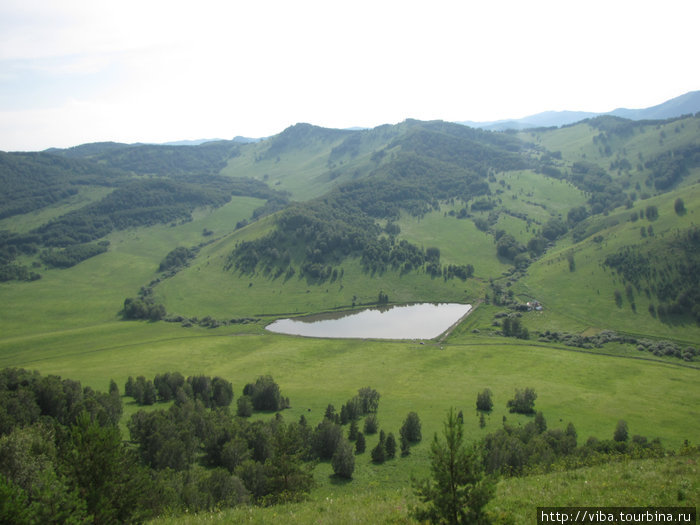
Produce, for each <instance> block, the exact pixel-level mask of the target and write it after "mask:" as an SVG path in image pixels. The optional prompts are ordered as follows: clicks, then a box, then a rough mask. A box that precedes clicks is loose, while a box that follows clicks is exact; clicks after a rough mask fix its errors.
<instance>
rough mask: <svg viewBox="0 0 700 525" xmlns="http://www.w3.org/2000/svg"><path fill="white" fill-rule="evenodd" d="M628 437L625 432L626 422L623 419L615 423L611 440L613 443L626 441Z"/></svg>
mask: <svg viewBox="0 0 700 525" xmlns="http://www.w3.org/2000/svg"><path fill="white" fill-rule="evenodd" d="M628 437H629V434H628V431H627V422H626V421H625V420H624V419H620V420H619V421H618V422H617V426H616V427H615V433H614V434H613V439H614V440H615V441H620V442H622V441H627V438H628Z"/></svg>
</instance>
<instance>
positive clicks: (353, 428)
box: [348, 419, 360, 441]
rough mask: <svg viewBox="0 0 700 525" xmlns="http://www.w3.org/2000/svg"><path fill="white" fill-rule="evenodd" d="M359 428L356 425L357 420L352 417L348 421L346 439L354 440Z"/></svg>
mask: <svg viewBox="0 0 700 525" xmlns="http://www.w3.org/2000/svg"><path fill="white" fill-rule="evenodd" d="M359 431H360V429H359V428H358V426H357V420H355V419H353V420H352V421H350V429H349V430H348V439H349V440H350V441H355V440H356V439H357V433H358V432H359Z"/></svg>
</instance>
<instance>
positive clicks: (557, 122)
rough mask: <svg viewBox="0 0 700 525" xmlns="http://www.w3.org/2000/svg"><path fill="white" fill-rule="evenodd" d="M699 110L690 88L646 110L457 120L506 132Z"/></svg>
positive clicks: (698, 93) (699, 98) (696, 94)
mask: <svg viewBox="0 0 700 525" xmlns="http://www.w3.org/2000/svg"><path fill="white" fill-rule="evenodd" d="M698 112H700V91H691V92H689V93H686V94H685V95H681V96H679V97H676V98H672V99H671V100H667V101H666V102H663V103H662V104H659V105H657V106H652V107H650V108H644V109H627V108H618V109H615V110H613V111H609V112H607V113H592V112H588V111H545V112H543V113H537V114H535V115H529V116H527V117H523V118H520V119H507V120H494V121H490V122H475V121H471V120H465V121H461V122H458V124H464V125H465V126H469V127H472V128H481V129H487V130H491V131H503V130H506V129H518V130H519V129H528V128H542V127H545V128H548V127H553V126H565V125H567V124H573V123H574V122H580V121H581V120H584V119H587V118H593V117H598V116H600V115H613V116H616V117H622V118H626V119H630V120H661V119H667V118H674V117H680V116H681V115H691V114H695V113H698Z"/></svg>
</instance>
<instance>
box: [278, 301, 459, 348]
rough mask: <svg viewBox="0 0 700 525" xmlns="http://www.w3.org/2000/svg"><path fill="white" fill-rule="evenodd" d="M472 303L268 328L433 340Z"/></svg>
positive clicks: (300, 320)
mask: <svg viewBox="0 0 700 525" xmlns="http://www.w3.org/2000/svg"><path fill="white" fill-rule="evenodd" d="M471 308H472V307H471V305H470V304H458V303H440V304H434V303H421V304H411V305H404V306H392V307H387V308H368V309H366V310H361V311H359V312H358V311H352V312H338V313H332V314H320V315H311V316H307V317H297V318H296V319H278V320H277V321H275V322H274V323H271V324H270V325H268V326H267V329H268V330H270V331H272V332H276V333H279V334H288V335H303V336H306V337H330V338H358V339H365V338H367V339H432V338H434V337H437V336H439V335H440V334H442V333H443V332H445V331H446V330H447V329H448V328H450V327H451V326H452V325H454V324H455V323H457V322H458V321H459V320H460V319H462V317H464V316H465V315H467V314H468V313H469V311H470V310H471Z"/></svg>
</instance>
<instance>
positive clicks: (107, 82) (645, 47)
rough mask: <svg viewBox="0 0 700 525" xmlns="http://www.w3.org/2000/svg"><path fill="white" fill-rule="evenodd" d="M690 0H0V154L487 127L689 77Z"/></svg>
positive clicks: (696, 74) (643, 99) (581, 107)
mask: <svg viewBox="0 0 700 525" xmlns="http://www.w3.org/2000/svg"><path fill="white" fill-rule="evenodd" d="M698 15H700V2H698V1H697V0H665V1H664V2H658V1H646V0H635V1H627V0H604V1H600V0H586V1H580V0H566V1H562V0H554V1H543V0H528V1H523V0H488V1H487V0H479V1H474V0H459V1H446V0H430V1H429V2H428V1H427V0H423V1H421V2H414V1H412V0H403V1H393V0H391V1H387V0H371V1H365V0H353V1H345V0H323V1H311V0H293V1H292V0H285V1H277V0H245V1H239V0H228V1H210V0H197V1H187V2H184V1H178V0H167V1H161V0H138V1H132V0H119V1H113V0H60V1H56V0H2V2H0V150H2V151H21V150H24V151H28V150H29V151H34V150H42V149H46V148H49V147H70V146H75V145H78V144H83V143H88V142H98V141H117V142H127V143H133V142H156V143H161V142H167V141H177V140H186V139H201V138H223V139H231V138H233V137H235V136H237V135H240V136H245V137H265V136H270V135H273V134H276V133H279V132H281V131H282V130H284V129H285V128H286V127H288V126H290V125H293V124H295V123H297V122H308V123H311V124H315V125H319V126H324V127H333V128H348V127H355V126H361V127H374V126H377V125H380V124H386V123H388V124H394V123H397V122H401V121H403V120H405V119H407V118H416V119H421V120H431V119H442V120H448V121H465V120H471V121H492V120H500V119H507V118H521V117H524V116H527V115H532V114H535V113H538V112H541V111H548V110H555V111H561V110H573V111H594V112H605V111H610V110H613V109H615V108H618V107H628V108H643V107H649V106H653V105H656V104H659V103H661V102H664V101H666V100H668V99H670V98H673V97H676V96H679V95H682V94H684V93H687V92H688V91H694V90H698V89H700V67H698V56H699V55H700V53H699V52H700V40H699V39H698V36H697V35H698V33H697V31H698V20H700V16H698Z"/></svg>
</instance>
